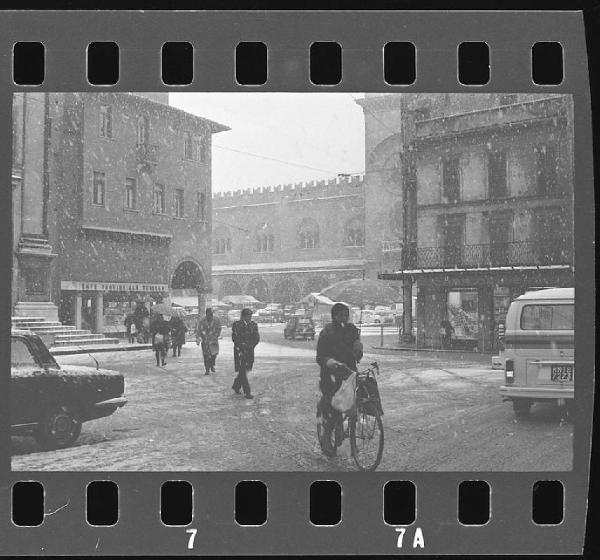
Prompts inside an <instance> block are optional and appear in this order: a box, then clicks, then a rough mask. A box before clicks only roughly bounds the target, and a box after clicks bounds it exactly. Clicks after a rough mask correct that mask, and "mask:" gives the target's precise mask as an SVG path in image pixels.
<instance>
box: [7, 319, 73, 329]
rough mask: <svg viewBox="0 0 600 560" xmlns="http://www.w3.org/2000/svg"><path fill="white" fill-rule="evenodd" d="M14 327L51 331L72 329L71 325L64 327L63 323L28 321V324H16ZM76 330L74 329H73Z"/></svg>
mask: <svg viewBox="0 0 600 560" xmlns="http://www.w3.org/2000/svg"><path fill="white" fill-rule="evenodd" d="M13 326H15V327H17V328H19V329H30V330H37V329H50V328H58V329H65V328H66V329H68V328H69V327H71V325H63V324H61V323H58V322H55V321H47V322H44V323H42V322H41V321H40V322H38V321H28V322H24V323H18V324H16V325H15V324H14V323H13ZM73 328H74V327H73Z"/></svg>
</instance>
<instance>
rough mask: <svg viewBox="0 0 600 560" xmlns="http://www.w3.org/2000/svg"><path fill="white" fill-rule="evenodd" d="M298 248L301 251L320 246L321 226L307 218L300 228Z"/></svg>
mask: <svg viewBox="0 0 600 560" xmlns="http://www.w3.org/2000/svg"><path fill="white" fill-rule="evenodd" d="M298 246H299V247H300V249H316V248H317V247H318V246H319V224H317V222H315V221H314V220H311V219H309V218H305V219H304V220H302V222H300V227H299V228H298Z"/></svg>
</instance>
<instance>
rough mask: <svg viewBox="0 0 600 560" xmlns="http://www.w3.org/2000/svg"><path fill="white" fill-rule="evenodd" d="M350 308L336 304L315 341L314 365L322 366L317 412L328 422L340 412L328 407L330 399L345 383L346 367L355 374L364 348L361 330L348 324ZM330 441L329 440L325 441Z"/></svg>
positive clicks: (329, 424)
mask: <svg viewBox="0 0 600 560" xmlns="http://www.w3.org/2000/svg"><path fill="white" fill-rule="evenodd" d="M349 318H350V309H348V307H347V306H346V305H344V304H343V303H336V304H335V305H334V306H333V307H332V308H331V323H328V324H327V325H325V327H324V328H323V330H322V331H321V333H320V334H319V339H318V341H317V363H318V364H319V366H321V372H320V375H321V379H320V383H319V388H320V389H321V394H322V396H321V401H320V406H319V408H320V410H321V411H322V412H323V417H324V418H325V419H326V420H328V421H327V422H326V424H327V425H328V426H331V425H333V423H332V422H329V420H331V419H332V418H334V415H335V414H341V412H339V411H337V410H335V409H334V408H333V407H332V406H331V399H332V397H333V395H335V393H336V391H337V390H338V389H339V388H340V386H341V385H342V382H343V380H344V373H345V371H344V369H341V367H340V366H342V365H345V366H346V367H348V368H350V369H351V370H354V371H356V364H357V362H360V360H361V359H362V356H363V346H362V342H361V341H360V331H359V330H358V328H357V327H356V326H355V325H354V324H352V323H350V322H349ZM325 439H326V440H327V441H329V438H325Z"/></svg>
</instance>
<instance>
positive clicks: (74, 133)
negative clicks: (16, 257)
mask: <svg viewBox="0 0 600 560" xmlns="http://www.w3.org/2000/svg"><path fill="white" fill-rule="evenodd" d="M27 95H30V94H27ZM39 98H40V99H38V100H37V101H36V102H35V103H30V105H31V106H32V109H31V110H33V108H35V111H36V113H39V115H38V118H37V121H36V123H30V124H31V126H29V127H28V128H27V130H26V134H25V138H27V137H28V135H29V134H33V135H35V136H36V137H38V136H39V137H40V138H41V140H40V143H41V145H42V146H43V147H42V148H41V149H38V150H37V152H35V153H34V152H31V154H29V153H28V150H27V149H26V150H25V158H26V159H27V158H28V157H30V155H31V159H33V160H36V162H37V165H38V167H39V168H40V169H41V170H42V174H41V175H40V177H41V179H42V180H41V183H42V186H41V187H38V188H37V191H41V196H38V197H37V198H36V199H35V200H34V199H27V200H25V199H23V207H25V208H26V209H27V211H28V212H37V213H41V214H42V217H41V219H40V222H41V223H42V227H41V228H38V229H41V231H40V232H39V234H38V245H42V244H43V243H42V241H43V242H45V243H46V244H48V245H49V246H51V248H52V251H50V253H52V254H53V255H54V256H53V257H52V266H49V267H48V274H47V282H46V284H45V286H44V293H43V294H42V290H41V288H39V287H37V288H36V287H35V286H33V288H35V289H37V294H38V295H37V296H36V294H35V293H34V290H32V289H31V287H29V288H28V287H26V286H25V287H24V288H23V289H21V290H20V292H19V293H18V295H17V299H18V301H23V300H27V299H31V298H32V297H38V298H42V299H43V298H44V297H45V298H46V301H48V302H50V301H51V302H53V303H54V304H55V305H56V306H57V307H58V316H59V319H60V320H61V321H63V322H64V323H66V324H73V325H75V326H77V328H80V327H87V328H90V329H92V330H94V331H95V332H103V331H104V330H105V328H106V329H108V328H109V327H114V326H115V325H117V324H121V323H122V319H123V316H124V314H126V313H127V312H129V311H130V309H131V308H132V306H133V305H134V302H135V301H136V300H138V299H145V300H149V299H150V298H152V299H155V300H161V299H162V298H163V297H165V296H166V295H168V294H169V292H170V291H171V292H172V291H173V290H182V291H187V293H193V294H198V297H199V298H200V300H202V298H203V297H204V295H205V294H206V293H209V292H210V291H211V285H210V278H211V243H210V232H211V223H210V216H211V208H210V206H211V192H212V188H211V137H212V134H214V133H217V132H220V131H223V130H227V127H225V126H223V125H220V124H218V123H215V122H212V121H209V120H207V119H203V118H200V117H197V116H194V115H191V114H189V113H186V112H184V111H181V110H179V109H176V108H174V107H170V106H168V105H167V104H166V101H167V95H166V94H141V95H133V94H128V93H108V92H107V93H60V94H53V93H48V94H39ZM15 115H17V113H15ZM38 152H39V153H38ZM25 168H26V166H25ZM23 180H24V182H25V181H26V180H27V175H26V174H25V175H24V179H23ZM37 191H36V192H37ZM23 223H25V222H23ZM20 237H21V239H23V238H24V235H21V236H20ZM39 239H42V241H39ZM38 252H39V250H38ZM47 260H48V258H46V261H47ZM22 272H23V270H22V267H21V268H19V269H18V270H17V271H16V277H20V276H22V275H23V274H22ZM19 282H20V284H19ZM21 284H23V281H21V280H19V281H18V283H17V285H19V286H20V285H21ZM13 292H14V290H13ZM19 298H20V299H19ZM200 303H201V301H200ZM17 307H18V304H17V305H16V308H15V312H18V309H17ZM108 330H110V329H108Z"/></svg>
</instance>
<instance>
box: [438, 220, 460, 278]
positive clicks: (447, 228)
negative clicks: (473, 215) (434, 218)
mask: <svg viewBox="0 0 600 560" xmlns="http://www.w3.org/2000/svg"><path fill="white" fill-rule="evenodd" d="M465 219H466V217H465V215H464V214H449V215H446V216H440V218H439V220H440V221H441V226H442V234H443V247H444V252H443V257H444V260H443V263H444V264H443V266H447V267H455V266H458V265H460V264H462V254H463V246H464V243H465Z"/></svg>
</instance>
